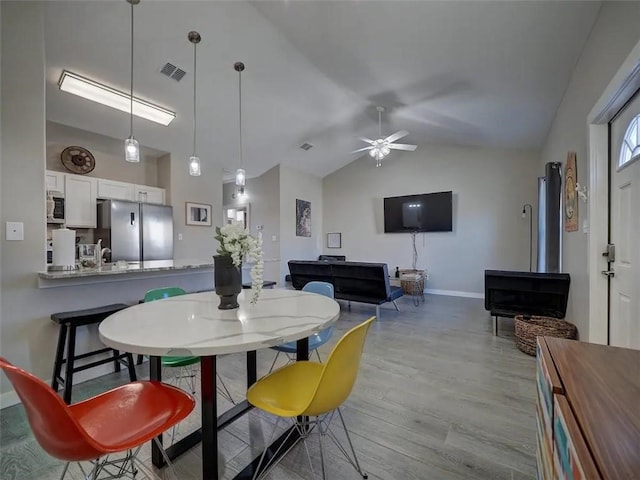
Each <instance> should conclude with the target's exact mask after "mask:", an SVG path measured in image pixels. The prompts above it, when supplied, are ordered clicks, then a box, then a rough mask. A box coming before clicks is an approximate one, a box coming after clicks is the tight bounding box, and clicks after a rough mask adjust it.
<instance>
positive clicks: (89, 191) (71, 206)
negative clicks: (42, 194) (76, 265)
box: [45, 170, 165, 228]
mask: <svg viewBox="0 0 640 480" xmlns="http://www.w3.org/2000/svg"><path fill="white" fill-rule="evenodd" d="M45 183H46V189H47V190H52V191H55V192H60V193H62V194H63V196H64V198H65V223H66V225H67V226H68V227H72V228H96V227H97V215H96V205H97V199H98V198H105V199H107V198H111V199H115V200H130V201H134V202H143V203H158V204H161V205H164V203H165V190H164V188H158V187H150V186H147V185H135V184H133V183H127V182H118V181H116V180H107V179H104V178H95V177H87V176H85V175H72V174H70V173H62V172H54V171H51V170H46V171H45Z"/></svg>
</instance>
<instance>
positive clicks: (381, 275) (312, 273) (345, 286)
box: [289, 260, 403, 318]
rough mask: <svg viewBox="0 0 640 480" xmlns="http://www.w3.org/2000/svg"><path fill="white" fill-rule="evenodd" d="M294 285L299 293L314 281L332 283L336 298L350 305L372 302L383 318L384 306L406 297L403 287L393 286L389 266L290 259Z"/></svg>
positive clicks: (377, 314) (377, 313) (290, 270)
mask: <svg viewBox="0 0 640 480" xmlns="http://www.w3.org/2000/svg"><path fill="white" fill-rule="evenodd" d="M289 272H290V273H291V282H292V284H293V288H295V289H296V290H300V289H302V287H304V286H305V285H306V284H307V283H309V282H311V281H321V282H329V283H331V284H332V285H333V288H334V290H335V297H336V298H337V299H340V300H348V301H349V302H360V303H371V304H374V305H375V306H376V316H377V317H378V318H380V305H382V304H383V303H387V302H393V305H394V306H395V307H396V310H398V305H397V304H396V300H397V299H398V298H400V297H401V296H402V294H403V291H402V288H400V287H393V286H391V285H390V284H389V271H388V269H387V264H386V263H365V262H344V261H333V262H328V261H311V260H289Z"/></svg>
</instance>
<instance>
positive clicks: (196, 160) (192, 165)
mask: <svg viewBox="0 0 640 480" xmlns="http://www.w3.org/2000/svg"><path fill="white" fill-rule="evenodd" d="M188 38H189V41H190V42H191V43H193V155H191V156H190V157H189V175H191V176H192V177H199V176H200V175H201V174H202V172H201V170H200V157H198V155H196V130H197V121H196V46H197V45H198V43H200V40H201V39H202V38H201V37H200V34H199V33H198V32H195V31H192V32H189V36H188Z"/></svg>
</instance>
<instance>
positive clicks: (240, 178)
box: [233, 62, 247, 195]
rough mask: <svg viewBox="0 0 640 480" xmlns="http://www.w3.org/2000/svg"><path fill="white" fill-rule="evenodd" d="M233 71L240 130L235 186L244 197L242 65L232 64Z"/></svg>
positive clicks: (245, 178)
mask: <svg viewBox="0 0 640 480" xmlns="http://www.w3.org/2000/svg"><path fill="white" fill-rule="evenodd" d="M233 69H234V70H235V71H236V72H238V126H239V130H240V136H239V139H240V142H239V147H240V148H239V150H240V168H239V169H238V170H236V185H237V186H238V194H239V195H244V185H245V183H246V180H247V173H246V172H245V171H244V168H242V166H243V158H242V72H243V70H244V63H242V62H236V63H234V64H233Z"/></svg>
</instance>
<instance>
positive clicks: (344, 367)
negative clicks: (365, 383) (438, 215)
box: [247, 317, 376, 479]
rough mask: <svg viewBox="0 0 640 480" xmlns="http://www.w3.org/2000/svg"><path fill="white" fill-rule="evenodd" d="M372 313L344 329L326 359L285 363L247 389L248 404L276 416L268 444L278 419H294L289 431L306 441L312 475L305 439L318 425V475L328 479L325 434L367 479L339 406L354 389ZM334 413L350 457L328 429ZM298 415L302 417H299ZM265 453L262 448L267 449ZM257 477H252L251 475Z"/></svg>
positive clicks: (265, 471) (266, 468)
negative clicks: (320, 470) (319, 470)
mask: <svg viewBox="0 0 640 480" xmlns="http://www.w3.org/2000/svg"><path fill="white" fill-rule="evenodd" d="M375 318H376V317H371V318H369V319H368V320H367V321H365V322H363V323H361V324H360V325H358V326H356V327H354V328H352V329H351V330H349V331H348V332H347V333H345V334H344V336H343V337H342V338H341V339H340V340H339V341H338V343H337V344H336V346H335V347H334V348H333V350H332V351H331V354H330V355H329V357H328V358H327V360H326V362H325V363H318V362H310V361H307V362H297V363H291V364H288V365H285V366H284V367H282V368H280V369H278V370H276V371H274V372H273V373H270V374H268V375H266V376H264V377H263V378H261V379H260V380H258V381H257V382H256V383H254V384H253V385H252V386H251V388H249V390H248V391H247V400H248V401H249V403H251V404H252V405H253V406H255V407H257V408H259V409H261V410H264V411H265V412H267V413H270V414H272V415H276V416H277V417H278V421H277V422H276V426H275V428H274V430H273V433H272V434H271V438H270V439H269V442H268V444H271V442H272V441H273V435H274V434H275V432H276V431H277V429H278V423H279V422H280V420H281V419H282V418H290V419H292V420H293V424H294V426H295V429H292V430H291V432H290V435H291V434H292V433H293V432H294V431H297V432H298V433H299V434H300V436H301V437H302V440H303V441H304V442H305V449H306V451H307V457H308V459H309V465H310V466H311V472H312V474H313V476H314V478H315V473H314V471H313V464H312V463H311V457H310V456H309V450H308V448H307V446H306V439H307V437H308V436H309V434H310V433H312V432H313V431H314V430H315V429H316V427H317V429H318V432H319V434H320V435H319V438H320V459H321V461H322V478H323V479H325V478H326V473H325V458H324V447H323V443H322V442H323V440H324V439H325V437H326V436H328V437H329V438H330V439H331V440H332V441H333V442H334V443H335V444H336V445H337V446H338V448H339V449H340V451H341V452H342V453H343V454H344V455H345V457H346V458H347V460H348V461H349V462H350V463H351V465H353V467H354V468H355V469H356V471H357V472H358V473H359V474H360V475H361V476H362V478H365V479H366V478H367V475H366V474H365V473H364V472H363V471H362V469H361V468H360V464H359V463H358V459H357V457H356V452H355V450H354V449H353V444H352V443H351V438H350V437H349V432H348V431H347V427H346V425H345V423H344V419H343V418H342V412H341V411H340V408H339V407H340V405H342V403H343V402H344V401H345V400H346V399H347V398H348V397H349V394H350V393H351V390H352V389H353V385H354V383H355V381H356V377H357V376H358V368H359V366H360V358H361V357H362V350H363V349H364V341H365V338H366V335H367V331H368V330H369V327H370V326H371V323H372V322H373V321H374V320H375ZM336 412H337V413H338V417H339V418H340V422H341V423H342V427H343V428H344V431H345V434H346V436H347V441H348V442H349V447H350V449H351V454H352V455H353V458H351V457H350V456H349V454H348V453H347V450H346V449H345V448H344V447H343V446H342V445H341V444H340V442H339V441H338V439H337V438H336V436H335V435H334V433H333V432H332V431H331V429H330V424H331V420H332V419H333V418H334V416H335V413H336ZM297 417H302V420H300V418H297ZM307 417H311V418H307ZM284 443H286V441H285V442H284ZM264 452H266V449H265V451H264ZM264 452H263V454H262V457H261V458H260V463H258V468H257V469H256V474H257V472H258V471H260V466H261V465H262V462H263V460H264ZM276 453H277V452H276ZM280 458H281V457H280ZM274 465H275V464H272V465H266V466H265V468H264V472H263V473H264V474H266V473H268V472H269V470H270V469H271V468H272V467H273V466H274ZM255 478H256V476H255V475H254V479H255Z"/></svg>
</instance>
